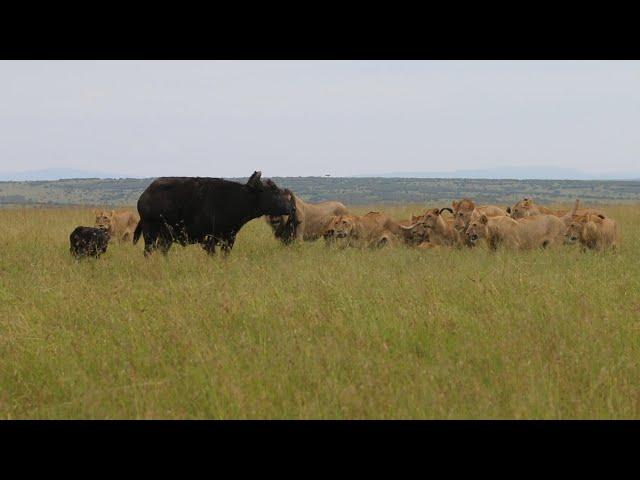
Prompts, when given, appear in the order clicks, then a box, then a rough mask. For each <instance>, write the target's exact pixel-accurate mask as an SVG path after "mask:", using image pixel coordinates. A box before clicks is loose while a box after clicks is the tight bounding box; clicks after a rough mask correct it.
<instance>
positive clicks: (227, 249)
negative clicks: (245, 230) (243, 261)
mask: <svg viewBox="0 0 640 480" xmlns="http://www.w3.org/2000/svg"><path fill="white" fill-rule="evenodd" d="M234 243H236V235H235V234H234V233H232V234H230V235H229V236H228V237H225V238H223V239H222V242H220V249H221V250H222V253H223V254H224V256H225V257H226V256H227V255H229V254H230V253H231V250H232V249H233V244H234Z"/></svg>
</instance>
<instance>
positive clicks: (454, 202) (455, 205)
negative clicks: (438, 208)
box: [451, 200, 459, 210]
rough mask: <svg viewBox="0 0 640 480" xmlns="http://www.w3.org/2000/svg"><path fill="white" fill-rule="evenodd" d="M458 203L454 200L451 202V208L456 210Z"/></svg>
mask: <svg viewBox="0 0 640 480" xmlns="http://www.w3.org/2000/svg"><path fill="white" fill-rule="evenodd" d="M458 205H459V203H458V202H456V201H455V200H454V201H453V202H451V206H452V207H453V209H454V210H455V209H456V208H458Z"/></svg>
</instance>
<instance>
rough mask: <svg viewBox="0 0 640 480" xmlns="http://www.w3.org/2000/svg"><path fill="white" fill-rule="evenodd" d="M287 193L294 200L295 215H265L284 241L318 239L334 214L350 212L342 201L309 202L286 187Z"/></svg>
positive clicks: (277, 234)
mask: <svg viewBox="0 0 640 480" xmlns="http://www.w3.org/2000/svg"><path fill="white" fill-rule="evenodd" d="M285 195H289V197H290V198H291V199H292V200H293V201H294V209H293V215H281V216H270V215H266V216H265V220H266V222H267V223H268V224H269V226H270V227H271V229H272V230H273V233H274V235H275V237H276V238H278V239H280V240H281V241H282V242H283V243H291V242H292V241H294V240H295V241H314V240H317V239H318V238H320V237H322V235H323V234H324V232H325V230H326V229H327V226H328V225H329V222H330V221H331V219H332V218H333V217H334V216H336V215H346V214H348V213H349V212H348V211H347V207H345V206H344V205H343V204H342V203H340V202H333V201H329V202H321V203H307V202H305V201H303V200H302V199H301V198H299V197H298V196H296V195H294V194H293V192H292V191H291V190H288V189H285Z"/></svg>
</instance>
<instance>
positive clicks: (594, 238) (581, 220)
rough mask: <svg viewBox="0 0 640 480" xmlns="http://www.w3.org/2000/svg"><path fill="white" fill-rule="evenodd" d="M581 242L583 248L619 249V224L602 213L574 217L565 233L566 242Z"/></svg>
mask: <svg viewBox="0 0 640 480" xmlns="http://www.w3.org/2000/svg"><path fill="white" fill-rule="evenodd" d="M576 242H580V245H581V247H582V250H583V251H585V250H587V249H590V250H608V249H611V250H617V248H618V244H619V236H618V224H617V222H616V221H615V220H614V219H612V218H608V217H605V216H604V215H601V214H586V215H580V216H578V217H576V218H574V219H573V221H572V222H571V224H570V225H569V227H568V228H567V231H566V233H565V243H566V244H569V245H571V244H575V243H576Z"/></svg>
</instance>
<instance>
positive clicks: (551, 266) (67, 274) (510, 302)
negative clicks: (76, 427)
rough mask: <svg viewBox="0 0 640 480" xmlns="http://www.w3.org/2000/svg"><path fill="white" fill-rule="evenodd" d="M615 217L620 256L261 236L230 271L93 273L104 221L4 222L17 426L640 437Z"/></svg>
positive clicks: (73, 216)
mask: <svg viewBox="0 0 640 480" xmlns="http://www.w3.org/2000/svg"><path fill="white" fill-rule="evenodd" d="M434 206H441V205H434ZM424 208H425V206H424V205H406V206H403V207H394V208H384V210H385V212H386V213H389V214H390V215H391V216H392V217H394V218H396V219H404V218H409V217H410V215H411V214H412V213H420V212H421V211H423V210H424ZM604 208H605V210H606V211H607V212H608V213H609V214H610V215H611V216H612V217H614V218H616V219H617V220H618V223H619V225H620V230H621V246H620V249H619V251H618V252H617V253H610V252H607V253H602V252H592V251H590V252H586V253H581V252H580V249H579V248H578V246H575V247H560V248H556V249H551V250H548V251H523V252H514V251H506V250H499V251H498V252H495V253H493V252H490V251H488V250H487V249H486V248H476V249H437V250H417V249H411V248H404V247H400V248H392V249H383V250H368V249H364V250H358V249H344V250H339V249H327V248H325V245H324V244H323V243H322V241H320V242H315V243H303V244H298V245H293V246H289V247H287V246H284V245H282V244H281V243H280V242H278V241H276V240H275V239H274V238H273V235H272V232H271V230H270V229H269V227H268V226H267V225H266V223H265V222H264V221H263V220H262V219H256V220H254V221H252V222H250V223H249V224H247V225H246V226H245V227H244V228H243V230H242V231H241V232H240V233H239V235H238V237H237V241H236V245H235V247H234V250H233V252H232V254H231V255H230V256H229V257H228V258H226V259H224V258H222V256H217V257H214V258H209V257H207V255H206V254H205V252H204V251H203V250H202V249H201V248H199V247H198V246H189V247H186V248H180V247H177V248H173V249H171V251H170V252H169V254H168V255H167V256H166V257H164V256H162V255H154V256H151V257H150V258H147V259H145V258H144V257H143V254H142V251H143V248H142V246H141V245H140V244H139V245H137V246H133V245H132V244H130V243H127V244H117V243H116V244H112V245H111V246H110V247H109V250H108V251H107V253H106V254H105V255H103V256H102V257H101V258H100V259H98V260H85V261H81V262H78V261H75V260H74V259H72V258H71V256H70V255H69V245H68V242H69V233H70V232H71V231H72V230H73V229H74V228H75V227H76V226H77V225H91V224H93V219H94V217H93V210H92V209H90V208H7V209H0V417H2V418H638V417H640V227H639V225H640V222H639V220H640V208H638V206H637V205H625V206H608V207H604ZM371 209H381V208H380V207H379V206H378V207H376V206H375V205H374V206H367V207H363V208H359V209H353V210H355V212H356V213H366V212H367V211H369V210H371Z"/></svg>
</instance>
